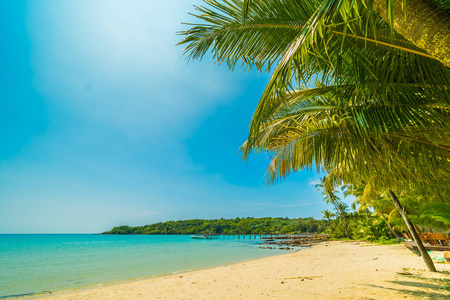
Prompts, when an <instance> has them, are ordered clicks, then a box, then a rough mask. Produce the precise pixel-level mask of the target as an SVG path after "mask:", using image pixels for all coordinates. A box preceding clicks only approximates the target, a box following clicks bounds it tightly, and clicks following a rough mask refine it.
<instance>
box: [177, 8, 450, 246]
mask: <svg viewBox="0 0 450 300" xmlns="http://www.w3.org/2000/svg"><path fill="white" fill-rule="evenodd" d="M331 2H333V1H331ZM331 2H330V1H328V0H326V1H325V0H324V1H309V2H308V3H303V2H302V3H298V2H297V1H275V0H272V1H251V2H250V4H249V3H248V2H247V1H246V3H244V2H243V1H238V0H230V1H228V2H224V3H220V2H218V1H208V3H210V4H211V5H212V8H206V7H199V8H197V9H198V10H199V11H200V12H201V13H202V14H201V15H198V17H199V18H200V19H202V20H203V21H205V22H206V24H191V25H192V26H193V27H192V28H191V29H190V30H188V31H186V32H184V33H182V34H185V35H187V37H186V38H185V39H184V40H183V42H182V43H186V44H187V47H186V49H185V51H186V53H188V54H189V56H190V57H191V58H194V59H196V58H201V57H202V56H203V55H204V54H205V53H206V52H207V50H208V49H209V48H213V53H214V58H215V60H216V61H217V62H218V63H221V62H225V61H226V62H227V63H228V65H229V66H230V68H233V67H234V65H235V64H236V63H237V62H238V61H242V62H243V63H244V64H245V65H246V66H247V67H250V68H252V67H256V68H257V69H259V70H263V69H264V68H266V70H270V69H271V68H272V67H273V65H275V64H276V68H275V70H274V72H273V75H272V77H271V80H270V82H269V84H268V85H267V87H266V89H265V91H264V93H263V96H262V97H261V100H260V102H259V105H258V107H257V110H256V112H255V115H254V118H253V120H252V124H251V128H250V133H249V138H248V140H247V142H246V143H245V144H244V146H243V148H242V149H243V151H244V156H245V157H247V156H248V155H249V154H250V153H251V152H252V151H268V152H271V153H272V155H273V159H272V163H271V165H270V167H269V170H268V172H267V177H266V178H267V180H268V182H273V181H275V180H278V178H280V177H285V176H287V175H289V173H290V172H292V171H298V170H301V169H303V168H312V167H313V166H314V165H315V167H316V168H317V169H318V170H322V171H325V172H327V173H330V174H332V173H336V174H340V177H339V180H341V181H343V182H344V183H345V182H347V183H353V182H360V181H361V180H362V179H363V180H366V181H367V180H370V182H371V184H372V185H374V186H375V187H377V186H391V187H392V186H393V187H398V186H402V185H406V184H409V183H410V182H411V181H416V180H417V181H418V182H423V183H428V184H430V183H431V182H438V181H440V180H447V178H448V175H449V170H450V166H449V164H450V157H449V149H450V138H449V137H448V132H449V129H450V127H449V126H450V122H449V113H450V112H449V107H450V97H449V91H450V88H449V87H450V76H449V72H448V69H447V68H446V67H444V66H443V65H442V64H441V63H439V62H438V61H437V60H435V59H434V57H433V56H430V55H429V54H427V53H425V52H424V51H422V50H421V49H420V48H418V47H416V46H414V45H413V44H412V43H410V42H409V41H407V40H406V39H404V38H403V37H402V36H400V35H399V34H396V33H395V32H392V29H391V28H390V27H389V26H388V24H387V23H386V22H385V21H383V20H382V19H381V18H380V16H379V15H378V14H376V13H373V12H370V11H369V12H367V9H365V8H363V7H362V6H361V7H360V8H359V10H358V9H354V8H352V9H350V10H349V13H348V14H346V15H345V16H341V15H339V14H335V15H334V17H333V23H329V24H328V23H326V22H325V23H321V22H320V21H318V20H320V18H322V17H323V16H326V15H327V13H328V12H329V11H332V10H333V9H334V10H335V9H337V7H336V6H326V5H328V4H330V5H331V4H332V3H331ZM344 2H345V1H344ZM356 2H358V1H356ZM326 3H328V4H326ZM247 4H248V5H247ZM327 8H332V10H329V9H327ZM335 11H336V10H335ZM325 12H326V13H325ZM348 16H352V18H353V17H355V18H354V21H351V20H349V18H348ZM366 24H370V26H366ZM314 76H315V77H316V78H318V79H319V80H320V82H318V83H317V84H316V87H315V88H309V89H306V88H305V86H308V84H309V81H310V79H311V78H313V77H314ZM295 84H297V85H299V86H300V88H298V89H294V88H293V86H294V85H295ZM302 85H303V86H302ZM336 177H337V176H336ZM393 201H394V198H393ZM419 242H420V241H419Z"/></svg>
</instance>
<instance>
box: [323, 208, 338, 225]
mask: <svg viewBox="0 0 450 300" xmlns="http://www.w3.org/2000/svg"><path fill="white" fill-rule="evenodd" d="M321 213H322V216H323V217H324V219H326V220H327V221H328V225H330V222H331V219H332V218H333V217H334V216H335V214H334V213H332V212H331V211H329V210H328V209H326V210H322V211H321Z"/></svg>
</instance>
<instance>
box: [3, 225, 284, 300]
mask: <svg viewBox="0 0 450 300" xmlns="http://www.w3.org/2000/svg"><path fill="white" fill-rule="evenodd" d="M260 243H261V241H260V240H259V239H248V238H247V239H226V238H225V239H222V238H220V239H211V240H195V239H191V238H190V236H189V235H101V234H34V233H32V234H0V299H5V298H9V297H17V296H27V295H39V294H45V293H54V292H60V291H65V290H73V289H79V288H89V287H98V286H101V285H104V284H109V283H115V282H122V281H128V280H139V279H144V278H151V277H158V276H164V275H168V274H173V273H178V272H186V271H191V270H196V269H202V268H208V267H214V266H219V265H224V264H230V263H236V262H240V261H244V260H249V259H255V258H261V257H267V256H271V255H276V254H280V252H279V251H275V250H267V249H260V248H259V245H260Z"/></svg>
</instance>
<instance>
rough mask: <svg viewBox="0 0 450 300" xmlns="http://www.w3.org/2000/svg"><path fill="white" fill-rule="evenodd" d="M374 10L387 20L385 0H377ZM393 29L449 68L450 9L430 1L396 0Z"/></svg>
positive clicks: (374, 2)
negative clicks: (440, 7) (439, 6)
mask: <svg viewBox="0 0 450 300" xmlns="http://www.w3.org/2000/svg"><path fill="white" fill-rule="evenodd" d="M373 6H374V10H378V12H379V13H380V16H381V17H382V18H383V19H384V20H385V21H386V22H388V23H390V22H389V18H388V8H387V5H386V0H374V1H373ZM393 23H394V29H395V30H396V31H397V32H398V33H400V34H401V35H403V36H404V37H405V38H406V39H407V40H409V41H410V42H412V43H413V44H414V45H416V46H417V47H419V48H421V49H423V50H425V51H426V52H428V54H430V55H432V56H434V57H436V58H437V59H438V60H439V61H440V62H442V63H443V64H444V65H445V66H447V67H450V47H449V45H450V12H449V11H447V10H444V9H439V8H438V7H436V6H435V5H433V4H432V3H430V1H427V0H408V1H407V2H406V5H404V4H403V1H395V0H394V11H393Z"/></svg>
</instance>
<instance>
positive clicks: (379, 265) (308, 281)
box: [11, 241, 450, 300]
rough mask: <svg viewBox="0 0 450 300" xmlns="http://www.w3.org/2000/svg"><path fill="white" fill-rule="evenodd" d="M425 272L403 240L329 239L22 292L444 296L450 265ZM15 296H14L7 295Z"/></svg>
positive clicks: (60, 297)
mask: <svg viewBox="0 0 450 300" xmlns="http://www.w3.org/2000/svg"><path fill="white" fill-rule="evenodd" d="M436 267H437V269H438V270H439V271H440V272H438V273H430V272H426V271H425V270H424V269H425V264H424V263H423V261H422V259H421V258H420V257H418V256H417V255H415V254H414V253H412V252H411V251H409V250H408V249H406V247H405V246H404V245H389V246H385V245H383V246H380V245H376V244H371V243H365V242H354V241H331V242H323V243H320V244H316V245H314V246H313V247H311V248H306V249H302V250H301V251H300V250H298V251H295V252H289V253H280V255H274V256H269V257H265V258H257V259H253V260H246V261H243V262H238V263H233V264H229V265H222V266H216V267H209V268H205V269H201V270H194V271H187V272H181V273H177V274H171V275H168V276H162V277H156V278H145V279H139V280H136V281H131V282H130V281H126V282H121V283H113V284H107V285H103V286H101V287H97V288H87V289H83V290H71V291H65V292H60V293H55V294H47V295H33V296H28V297H20V298H19V299H49V300H65V299H73V300H75V299H77V300H81V299H186V298H187V299H262V298H267V297H275V298H280V299H298V297H299V295H302V298H304V299H368V298H369V299H399V298H409V299H446V298H449V297H450V283H449V282H450V265H449V264H436ZM11 299H14V298H11Z"/></svg>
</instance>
